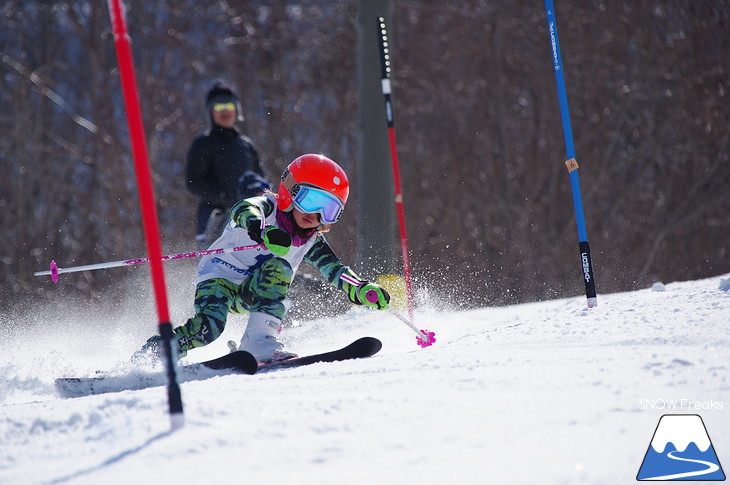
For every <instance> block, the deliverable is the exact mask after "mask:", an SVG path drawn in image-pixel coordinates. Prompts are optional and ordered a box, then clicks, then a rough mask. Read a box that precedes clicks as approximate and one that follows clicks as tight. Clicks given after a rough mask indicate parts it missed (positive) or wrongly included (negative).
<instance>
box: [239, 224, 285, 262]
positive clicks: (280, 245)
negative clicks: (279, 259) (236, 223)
mask: <svg viewBox="0 0 730 485" xmlns="http://www.w3.org/2000/svg"><path fill="white" fill-rule="evenodd" d="M248 235H249V236H250V237H251V239H253V240H254V241H256V242H257V243H259V244H263V245H264V246H266V249H268V250H269V251H271V252H272V253H274V254H275V255H277V256H286V255H287V253H288V252H289V248H291V236H290V235H289V233H288V232H286V231H285V230H283V229H279V228H278V227H274V226H270V227H267V228H266V229H264V232H263V234H262V233H261V231H260V230H259V229H258V228H256V229H249V230H248Z"/></svg>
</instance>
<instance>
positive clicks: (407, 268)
mask: <svg viewBox="0 0 730 485" xmlns="http://www.w3.org/2000/svg"><path fill="white" fill-rule="evenodd" d="M377 27H378V39H379V42H378V45H379V47H380V73H381V74H380V78H381V79H380V85H381V87H382V90H383V97H384V99H385V120H386V122H387V124H388V138H389V139H390V158H391V162H392V165H393V183H394V185H395V205H396V208H397V209H398V226H399V228H400V244H401V252H402V253H403V276H404V278H405V281H406V298H407V304H408V316H409V317H411V318H413V287H412V284H411V260H410V256H409V254H408V235H407V234H406V216H405V211H404V210H403V193H402V191H401V184H400V166H399V164H398V150H397V149H396V143H395V120H394V118H393V102H392V100H391V96H390V93H391V89H390V71H391V67H390V48H389V47H388V32H387V30H386V28H385V18H383V17H378V25H377Z"/></svg>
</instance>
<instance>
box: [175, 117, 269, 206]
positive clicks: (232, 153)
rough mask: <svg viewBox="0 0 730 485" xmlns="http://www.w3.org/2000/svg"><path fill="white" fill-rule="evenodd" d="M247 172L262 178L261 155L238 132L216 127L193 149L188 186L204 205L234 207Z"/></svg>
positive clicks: (189, 154) (201, 136)
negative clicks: (251, 171)
mask: <svg viewBox="0 0 730 485" xmlns="http://www.w3.org/2000/svg"><path fill="white" fill-rule="evenodd" d="M246 170H253V171H254V172H256V173H258V174H261V175H262V176H263V169H262V166H261V161H260V160H259V156H258V153H257V152H256V149H255V148H254V147H253V144H252V143H251V141H250V140H249V139H248V138H247V137H245V136H243V135H242V134H241V133H240V132H239V131H238V130H236V129H235V128H223V127H220V126H218V125H213V126H212V128H211V129H210V132H209V133H207V134H205V135H200V136H198V137H197V138H195V140H193V144H192V145H191V146H190V150H189V151H188V160H187V186H188V189H189V190H190V192H192V193H193V194H195V195H197V196H198V197H200V198H201V199H202V201H203V202H207V203H209V204H210V205H213V206H220V207H231V206H232V205H233V204H235V203H236V202H237V201H238V199H237V194H236V191H237V188H238V181H239V178H240V177H241V175H242V174H243V173H244V172H245V171H246Z"/></svg>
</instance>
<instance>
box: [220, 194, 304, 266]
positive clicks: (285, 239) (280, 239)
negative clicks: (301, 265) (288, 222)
mask: <svg viewBox="0 0 730 485" xmlns="http://www.w3.org/2000/svg"><path fill="white" fill-rule="evenodd" d="M273 211H274V204H272V203H271V201H270V200H269V199H267V198H266V197H251V198H249V199H243V200H242V201H240V202H239V203H237V204H236V205H234V206H233V208H232V209H231V219H233V222H235V223H236V225H237V226H239V227H242V228H245V229H246V231H247V232H248V236H249V237H250V238H251V240H252V241H255V242H257V243H259V244H263V245H265V246H266V248H267V249H268V250H269V251H271V252H272V253H274V254H276V255H277V256H285V255H286V254H287V253H288V252H289V248H290V247H291V236H290V235H289V233H287V232H286V231H284V230H283V229H279V228H278V227H275V226H270V227H264V223H263V221H265V220H266V217H268V216H269V215H270V214H271V213H272V212H273Z"/></svg>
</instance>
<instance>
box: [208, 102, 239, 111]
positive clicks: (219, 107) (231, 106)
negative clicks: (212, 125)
mask: <svg viewBox="0 0 730 485" xmlns="http://www.w3.org/2000/svg"><path fill="white" fill-rule="evenodd" d="M213 111H215V112H217V113H220V112H221V111H236V103H215V104H214V105H213Z"/></svg>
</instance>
